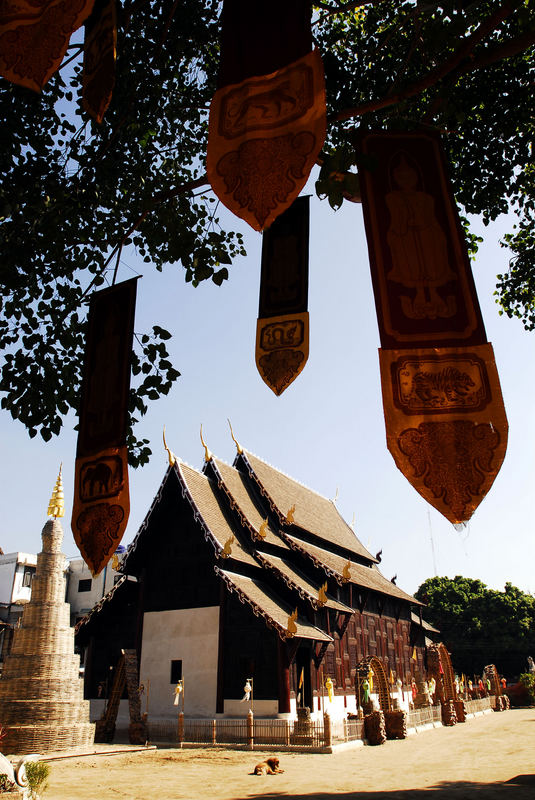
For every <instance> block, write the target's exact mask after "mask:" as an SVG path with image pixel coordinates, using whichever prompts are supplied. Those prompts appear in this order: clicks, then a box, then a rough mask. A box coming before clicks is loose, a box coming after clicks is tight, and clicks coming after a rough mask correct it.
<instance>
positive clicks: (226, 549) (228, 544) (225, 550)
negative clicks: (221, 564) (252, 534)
mask: <svg viewBox="0 0 535 800" xmlns="http://www.w3.org/2000/svg"><path fill="white" fill-rule="evenodd" d="M235 538H236V537H235V536H229V538H228V539H227V541H226V542H225V546H224V547H223V550H222V552H221V556H222V558H228V557H229V556H230V554H231V553H232V544H233V542H234V540H235Z"/></svg>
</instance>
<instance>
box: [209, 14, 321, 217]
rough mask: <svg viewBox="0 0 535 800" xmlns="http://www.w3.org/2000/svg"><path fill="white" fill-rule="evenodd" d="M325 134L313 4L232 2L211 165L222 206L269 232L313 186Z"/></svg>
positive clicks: (225, 22)
mask: <svg viewBox="0 0 535 800" xmlns="http://www.w3.org/2000/svg"><path fill="white" fill-rule="evenodd" d="M325 131H326V108H325V81H324V76H323V65H322V61H321V57H320V55H319V52H318V51H317V50H312V34H311V3H310V0H294V2H292V3H287V2H282V1H281V0H256V2H254V3H251V2H250V0H225V2H224V5H223V13H222V35H221V66H220V71H219V81H218V90H217V92H216V93H215V95H214V97H213V99H212V104H211V106H210V122H209V133H208V150H207V161H206V170H207V174H208V179H209V181H210V184H211V186H212V188H213V190H214V192H215V193H216V195H217V196H218V197H219V199H220V200H221V202H222V203H224V204H225V205H226V206H227V208H229V209H230V210H231V211H232V212H233V213H234V214H236V215H237V216H239V217H241V218H242V219H244V220H246V221H247V222H248V223H249V224H250V225H251V226H252V227H253V228H254V229H255V230H258V231H261V230H264V229H265V228H267V227H269V226H270V225H271V223H272V222H273V221H274V220H275V219H276V218H277V216H278V215H279V214H281V213H282V212H283V211H284V210H285V209H286V208H288V207H289V206H290V205H291V203H292V202H293V201H294V200H295V199H296V197H297V196H298V195H299V192H300V191H301V189H302V188H303V187H304V185H305V183H306V182H307V179H308V176H309V173H310V170H311V169H312V167H313V165H314V164H315V162H316V159H317V156H318V154H319V152H320V150H321V148H322V146H323V142H324V140H325Z"/></svg>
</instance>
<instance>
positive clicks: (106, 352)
mask: <svg viewBox="0 0 535 800" xmlns="http://www.w3.org/2000/svg"><path fill="white" fill-rule="evenodd" d="M136 286H137V279H133V280H131V281H125V282H124V283H120V284H118V285H117V286H112V287H111V288H110V289H104V290H103V291H101V292H95V294H93V295H92V297H91V305H90V309H89V318H88V333H87V341H86V354H85V363H84V375H83V382H82V393H81V403H80V412H79V429H78V445H77V450H76V468H75V484H74V503H73V511H72V522H71V527H72V532H73V536H74V540H75V542H76V544H77V545H78V547H79V549H80V552H81V554H82V556H83V558H84V560H85V562H86V564H87V565H88V567H89V568H90V570H91V572H92V573H93V575H98V574H99V572H100V571H101V570H102V569H103V568H104V567H105V566H106V564H107V563H108V561H109V559H110V558H111V556H112V555H113V553H114V552H115V550H116V548H117V545H118V544H119V543H120V541H121V539H122V536H123V533H124V531H125V529H126V524H127V522H128V514H129V511H130V499H129V492H128V464H127V455H128V454H127V449H126V433H127V426H128V396H129V390H130V361H131V355H132V337H133V329H134V312H135V302H136Z"/></svg>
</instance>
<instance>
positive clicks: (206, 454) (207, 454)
mask: <svg viewBox="0 0 535 800" xmlns="http://www.w3.org/2000/svg"><path fill="white" fill-rule="evenodd" d="M201 443H202V446H203V447H204V460H205V462H206V463H208V462H209V461H211V460H212V458H213V455H212V453H211V452H210V451H209V450H208V447H207V446H206V442H205V441H204V439H203V438H202V423H201Z"/></svg>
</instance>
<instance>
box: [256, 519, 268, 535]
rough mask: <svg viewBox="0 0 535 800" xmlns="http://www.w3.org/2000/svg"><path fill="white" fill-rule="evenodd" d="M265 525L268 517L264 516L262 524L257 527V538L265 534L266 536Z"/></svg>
mask: <svg viewBox="0 0 535 800" xmlns="http://www.w3.org/2000/svg"><path fill="white" fill-rule="evenodd" d="M267 526H268V518H267V517H266V518H265V519H264V520H262V524H261V525H260V528H259V529H258V538H259V539H265V538H266V536H267Z"/></svg>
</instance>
